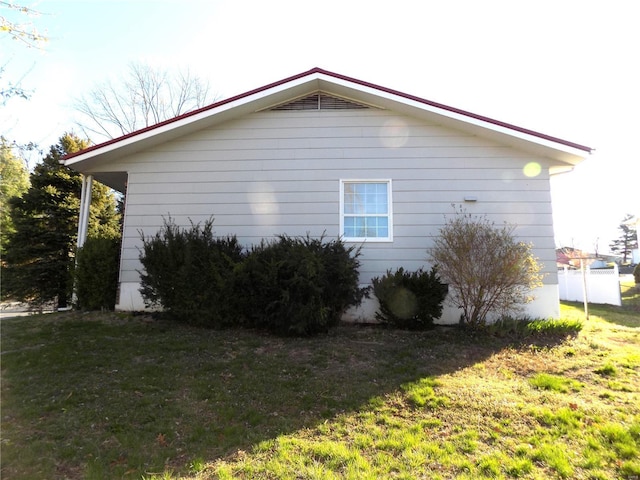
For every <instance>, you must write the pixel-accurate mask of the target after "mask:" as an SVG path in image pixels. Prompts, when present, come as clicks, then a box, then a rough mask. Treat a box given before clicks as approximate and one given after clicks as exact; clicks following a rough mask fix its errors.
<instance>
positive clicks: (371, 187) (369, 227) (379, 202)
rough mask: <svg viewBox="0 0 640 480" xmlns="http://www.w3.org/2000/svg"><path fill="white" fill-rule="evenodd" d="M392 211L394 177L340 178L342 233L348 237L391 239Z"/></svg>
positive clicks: (385, 240)
mask: <svg viewBox="0 0 640 480" xmlns="http://www.w3.org/2000/svg"><path fill="white" fill-rule="evenodd" d="M391 212H392V201H391V180H341V181H340V234H341V236H342V238H343V239H344V240H345V241H347V242H358V241H359V242H365V241H367V242H390V241H392V240H393V234H392V231H393V230H392V228H393V220H392V214H391Z"/></svg>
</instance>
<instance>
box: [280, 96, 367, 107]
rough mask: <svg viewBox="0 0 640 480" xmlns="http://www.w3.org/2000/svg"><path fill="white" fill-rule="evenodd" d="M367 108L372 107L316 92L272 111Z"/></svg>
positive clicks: (283, 104)
mask: <svg viewBox="0 0 640 480" xmlns="http://www.w3.org/2000/svg"><path fill="white" fill-rule="evenodd" d="M365 108H371V107H369V105H364V104H362V103H358V102H354V101H353V100H347V99H345V98H340V97H335V96H333V95H328V94H326V93H322V92H316V93H312V94H311V95H307V96H306V97H301V98H296V99H295V100H292V101H290V102H286V103H282V104H280V105H276V106H275V107H271V109H270V110H361V109H365Z"/></svg>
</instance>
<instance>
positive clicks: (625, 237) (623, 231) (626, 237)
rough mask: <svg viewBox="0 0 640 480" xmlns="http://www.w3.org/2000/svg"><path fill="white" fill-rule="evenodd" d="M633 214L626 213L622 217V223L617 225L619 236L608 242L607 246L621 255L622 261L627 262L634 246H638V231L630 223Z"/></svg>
mask: <svg viewBox="0 0 640 480" xmlns="http://www.w3.org/2000/svg"><path fill="white" fill-rule="evenodd" d="M632 218H633V215H631V214H627V215H625V217H624V218H623V219H622V223H620V226H619V227H618V230H620V236H619V237H618V238H617V239H615V240H614V241H613V242H611V243H610V244H609V248H610V249H611V251H612V252H613V253H617V254H620V255H622V263H623V264H626V263H627V258H628V257H629V255H631V251H632V250H633V249H634V248H638V231H637V230H636V228H635V227H634V226H633V225H631V222H630V220H631V219H632Z"/></svg>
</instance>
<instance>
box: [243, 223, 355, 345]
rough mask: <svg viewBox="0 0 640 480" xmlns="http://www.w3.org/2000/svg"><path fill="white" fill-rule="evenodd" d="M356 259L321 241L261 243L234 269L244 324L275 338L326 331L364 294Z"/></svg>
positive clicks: (339, 246)
mask: <svg viewBox="0 0 640 480" xmlns="http://www.w3.org/2000/svg"><path fill="white" fill-rule="evenodd" d="M359 256H360V249H359V248H358V249H356V248H355V247H353V246H352V247H349V248H347V247H345V245H344V243H343V242H342V241H341V240H333V241H329V242H325V240H324V237H322V238H320V239H313V238H310V237H309V236H308V235H307V237H297V238H291V237H289V236H287V235H280V236H278V237H277V238H276V239H275V240H273V241H270V242H267V241H264V240H263V241H262V242H261V243H260V244H259V245H257V246H254V247H253V248H252V249H251V251H250V253H249V255H248V256H247V258H246V259H245V260H244V261H243V262H242V264H240V265H239V266H238V268H237V270H236V275H235V291H236V292H237V293H238V295H239V296H240V295H241V296H242V304H241V306H240V307H241V308H240V310H241V312H242V313H243V317H244V322H245V325H247V326H250V327H257V328H264V329H267V330H269V331H271V332H273V333H276V334H278V335H297V336H303V335H313V334H317V333H321V332H326V331H328V330H329V328H331V327H333V326H335V325H337V324H338V322H339V321H340V317H341V315H342V313H343V312H344V311H345V310H346V309H347V308H348V307H350V306H355V305H358V304H359V303H360V302H361V300H362V298H363V296H364V294H365V290H364V289H361V288H359V286H358V276H359V274H358V268H359V267H360V262H359V260H358V257H359ZM240 292H241V293H240Z"/></svg>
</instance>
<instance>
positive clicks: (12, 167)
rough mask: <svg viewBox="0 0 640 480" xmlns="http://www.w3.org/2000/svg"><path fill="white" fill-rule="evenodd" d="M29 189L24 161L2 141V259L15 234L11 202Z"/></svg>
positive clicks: (0, 243) (0, 145) (0, 140)
mask: <svg viewBox="0 0 640 480" xmlns="http://www.w3.org/2000/svg"><path fill="white" fill-rule="evenodd" d="M28 188H29V172H28V171H27V167H26V165H25V163H24V161H23V160H22V159H21V158H18V157H16V156H15V155H14V154H13V151H12V149H11V146H10V145H9V144H8V143H7V142H6V141H5V140H4V138H2V139H0V257H4V254H5V251H6V246H7V241H8V238H9V235H10V234H11V233H13V232H15V229H14V228H13V222H12V221H11V215H10V213H9V212H10V208H9V207H10V206H9V200H10V199H11V198H13V197H21V196H22V194H23V193H24V192H26V191H27V189H28Z"/></svg>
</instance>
